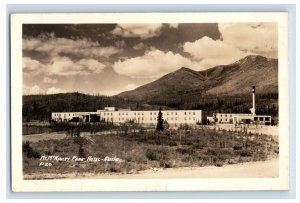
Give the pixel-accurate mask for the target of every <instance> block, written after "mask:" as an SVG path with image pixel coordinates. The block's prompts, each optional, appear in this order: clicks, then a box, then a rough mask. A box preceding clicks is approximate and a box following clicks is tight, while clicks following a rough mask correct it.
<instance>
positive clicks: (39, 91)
mask: <svg viewBox="0 0 300 203" xmlns="http://www.w3.org/2000/svg"><path fill="white" fill-rule="evenodd" d="M29 94H31V95H35V94H45V90H43V89H42V88H40V87H39V86H38V85H34V86H33V87H31V88H30V89H29Z"/></svg>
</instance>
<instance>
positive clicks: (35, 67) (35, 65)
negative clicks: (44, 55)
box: [22, 57, 45, 74]
mask: <svg viewBox="0 0 300 203" xmlns="http://www.w3.org/2000/svg"><path fill="white" fill-rule="evenodd" d="M22 66H23V72H24V73H32V74H38V73H40V71H41V70H42V69H43V68H45V65H44V64H42V63H40V62H39V61H37V60H34V59H32V58H29V57H23V59H22Z"/></svg>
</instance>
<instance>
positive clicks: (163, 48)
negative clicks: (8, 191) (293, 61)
mask: <svg viewBox="0 0 300 203" xmlns="http://www.w3.org/2000/svg"><path fill="white" fill-rule="evenodd" d="M287 30H288V29H287V14H286V13H236V14H233V13H229V14H225V13H219V14H218V15H216V14H212V13H210V14H209V13H206V14H205V13H202V14H201V13H198V14H187V13H185V14H184V13H179V14H178V15H177V14H170V13H169V14H110V15H109V14H27V15H26V14H15V15H13V16H12V30H11V35H12V38H11V40H12V41H11V43H12V75H11V77H12V78H11V82H12V101H13V102H12V166H13V167H12V170H13V171H12V174H13V177H12V178H13V187H14V186H15V190H16V191H28V190H29V191H31V190H33V191H39V190H42V191H57V190H59V188H61V186H62V185H61V184H67V185H68V186H69V190H70V191H75V190H83V191H95V190H99V191H101V190H106V189H107V190H112V191H113V190H114V185H115V184H118V183H120V185H123V184H124V185H123V186H118V187H116V188H115V190H133V191H137V190H152V191H153V190H237V189H240V190H243V189H244V190H245V189H249V190H280V189H281V190H284V189H288V183H289V182H288V177H289V175H288V170H289V165H288V159H289V155H288V150H289V146H288V140H289V132H288V126H289V123H288V116H289V115H288V110H287V109H288V108H289V106H288V96H287V95H288V91H287V89H288V60H287V58H288V53H287V44H288V41H287V40H288V39H287ZM124 180H125V181H127V184H133V185H137V186H135V187H133V189H130V187H129V188H126V186H125V185H126V184H125V182H122V181H124ZM141 180H142V181H141ZM72 181H74V182H72ZM76 181H80V184H78V185H76ZM85 181H87V182H85ZM88 181H92V182H93V183H95V185H94V186H95V187H93V185H89V184H88V183H91V182H88ZM119 181H120V182H119ZM147 181H149V185H148V186H149V187H148V186H147V183H148V182H147ZM172 181H173V182H172ZM186 181H187V182H186ZM188 181H192V183H191V184H188ZM218 181H219V182H218ZM259 181H261V185H260V186H257V184H258V183H260V182H259ZM47 183H51V184H52V185H51V186H49V187H48V188H47ZM104 183H107V184H110V185H111V186H107V188H106V189H101V188H103V187H105V186H103V184H104ZM39 184H41V185H42V186H38V185H39ZM97 184H99V185H102V186H101V187H97V186H96V185H97ZM156 184H157V187H156V186H155V185H156ZM172 184H173V185H172ZM218 184H219V186H218ZM230 184H232V187H230V186H229V185H230ZM26 185H27V186H26ZM28 185H32V187H33V188H32V189H30V187H28ZM33 185H35V186H33ZM82 185H89V186H87V187H86V188H83V186H82ZM166 185H167V186H168V187H169V188H168V187H166ZM208 185H209V186H208ZM255 185H256V186H255ZM72 188H73V189H72ZM204 188H205V189H204ZM13 190H14V188H13ZM63 190H68V187H67V188H64V189H63Z"/></svg>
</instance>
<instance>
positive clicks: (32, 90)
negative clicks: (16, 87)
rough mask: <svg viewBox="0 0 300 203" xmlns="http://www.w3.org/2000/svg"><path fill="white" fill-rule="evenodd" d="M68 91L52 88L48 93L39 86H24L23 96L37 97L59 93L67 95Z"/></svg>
mask: <svg viewBox="0 0 300 203" xmlns="http://www.w3.org/2000/svg"><path fill="white" fill-rule="evenodd" d="M66 92H67V90H65V89H60V88H56V87H50V88H48V89H47V90H46V91H45V90H44V89H43V88H41V87H40V86H38V85H34V86H32V87H28V86H26V85H23V94H24V95H37V94H57V93H66Z"/></svg>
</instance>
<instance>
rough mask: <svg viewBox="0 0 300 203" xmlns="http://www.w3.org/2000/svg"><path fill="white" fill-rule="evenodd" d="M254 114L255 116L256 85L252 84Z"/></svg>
mask: <svg viewBox="0 0 300 203" xmlns="http://www.w3.org/2000/svg"><path fill="white" fill-rule="evenodd" d="M251 112H252V114H253V115H254V116H255V115H256V114H255V86H252V111H251Z"/></svg>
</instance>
